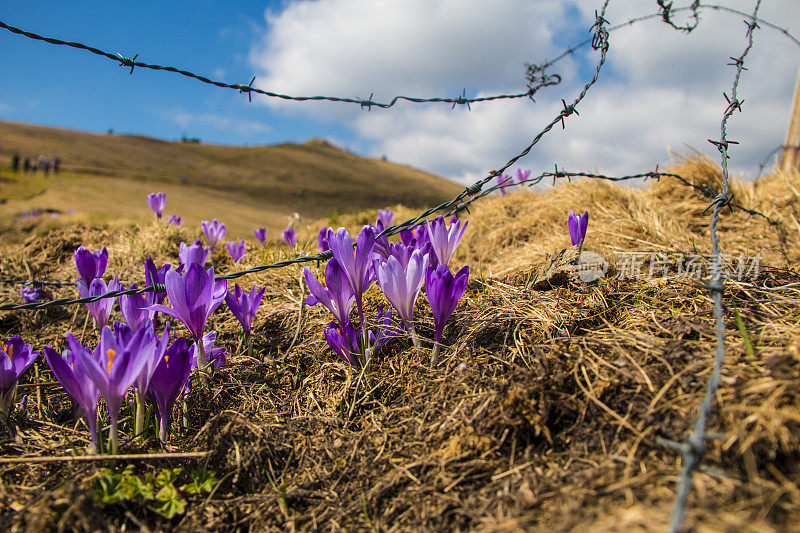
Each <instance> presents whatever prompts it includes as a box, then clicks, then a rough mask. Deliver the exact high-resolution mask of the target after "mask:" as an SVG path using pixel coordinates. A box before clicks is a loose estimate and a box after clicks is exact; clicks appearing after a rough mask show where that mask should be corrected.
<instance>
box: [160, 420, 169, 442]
mask: <svg viewBox="0 0 800 533" xmlns="http://www.w3.org/2000/svg"><path fill="white" fill-rule="evenodd" d="M167 418H168V416H167V415H165V416H162V417H161V420H159V421H158V438H159V440H161V442H167V422H168V420H167Z"/></svg>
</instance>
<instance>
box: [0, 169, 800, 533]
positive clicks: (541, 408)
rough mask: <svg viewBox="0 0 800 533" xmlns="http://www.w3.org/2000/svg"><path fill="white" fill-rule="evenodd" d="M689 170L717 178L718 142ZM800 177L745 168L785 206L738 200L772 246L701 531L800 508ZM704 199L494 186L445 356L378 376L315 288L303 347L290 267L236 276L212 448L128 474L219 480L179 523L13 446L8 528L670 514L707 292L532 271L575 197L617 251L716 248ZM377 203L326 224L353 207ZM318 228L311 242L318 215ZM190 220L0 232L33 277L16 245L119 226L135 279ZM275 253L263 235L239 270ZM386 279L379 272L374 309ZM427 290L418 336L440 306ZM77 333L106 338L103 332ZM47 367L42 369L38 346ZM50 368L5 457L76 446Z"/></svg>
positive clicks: (726, 379)
mask: <svg viewBox="0 0 800 533" xmlns="http://www.w3.org/2000/svg"><path fill="white" fill-rule="evenodd" d="M676 171H677V172H678V173H680V174H682V175H684V176H685V177H686V178H687V179H692V180H695V181H698V182H699V181H701V180H703V179H709V180H712V181H713V180H718V175H717V171H716V169H715V168H713V166H712V165H710V164H709V163H708V162H702V161H701V162H697V161H695V162H688V161H687V162H685V163H684V164H683V165H682V166H680V167H679V168H678V169H676ZM798 189H800V175H798V174H796V173H795V174H791V175H785V174H775V175H772V176H770V177H767V178H765V179H763V180H760V181H759V182H757V183H756V184H750V185H745V184H736V185H735V186H734V190H735V192H736V196H737V199H738V200H739V201H740V202H742V203H743V204H745V205H753V206H755V207H758V208H760V209H762V210H765V211H766V212H767V214H769V215H770V216H771V217H774V218H776V219H779V220H781V221H783V224H782V225H781V226H779V227H777V228H776V227H770V226H769V225H768V224H766V223H765V222H764V221H763V220H760V219H758V218H750V217H747V216H746V215H743V214H741V213H733V214H726V215H725V217H724V219H723V224H722V245H723V248H724V250H725V251H726V253H732V254H737V253H739V252H745V253H748V254H752V253H756V252H760V253H761V256H762V264H761V265H762V266H761V269H760V273H759V276H758V279H757V280H755V281H752V282H751V280H747V281H746V282H737V281H730V282H728V283H727V290H726V295H725V299H726V300H725V301H726V314H725V317H726V324H727V327H728V336H727V340H726V348H727V358H726V362H725V366H724V369H723V378H722V383H721V386H720V389H719V392H718V394H717V397H716V405H715V410H714V415H713V416H712V418H711V420H710V430H711V431H713V432H716V433H719V434H720V435H721V436H722V437H723V438H721V439H719V440H713V441H710V442H709V450H708V455H707V456H706V458H705V460H704V462H703V465H704V467H705V470H704V471H703V472H699V473H697V474H696V475H695V478H694V490H693V491H692V494H691V496H690V499H689V503H690V506H691V510H690V512H689V517H688V519H687V527H688V528H691V529H693V530H696V531H786V530H792V529H796V528H797V524H798V523H800V488H798V484H799V483H800V468H798V464H800V463H798V459H800V380H798V377H797V376H798V371H800V328H798V324H800V306H799V305H798V303H800V290H798V288H797V287H796V286H794V285H791V284H795V283H798V282H800V279H798V278H799V277H798V275H797V273H796V272H795V270H794V268H793V266H794V265H793V263H794V261H796V260H797V256H798V247H797V245H796V243H797V239H798V236H800V227H798V226H797V224H796V223H793V222H792V218H793V217H794V218H796V217H797V215H796V214H795V209H796V208H797V206H798V198H797V196H800V195H797V192H796V191H797V190H798ZM705 207H706V200H705V199H702V198H700V199H698V198H697V197H696V196H695V194H694V193H692V192H690V191H687V190H686V189H684V188H683V187H682V186H680V185H674V184H672V183H671V182H669V181H666V180H665V181H662V182H661V183H658V184H654V185H652V186H650V187H649V188H647V189H644V190H625V189H620V188H616V187H613V186H609V185H607V184H603V183H589V182H581V183H575V184H571V185H566V186H562V187H559V188H557V189H555V190H554V191H550V192H547V193H529V192H520V193H516V194H512V195H509V196H506V197H504V198H488V199H486V200H485V201H482V202H481V203H479V205H477V206H476V207H475V209H473V212H472V215H471V216H470V222H469V224H470V226H469V229H468V230H467V234H466V237H465V241H464V242H463V243H462V245H461V247H460V248H459V252H458V254H459V255H458V257H457V258H456V261H455V264H459V263H461V262H467V263H469V264H470V265H471V268H472V271H471V272H472V281H471V282H470V285H469V287H468V290H467V294H466V296H465V298H464V300H463V301H462V303H461V304H460V305H459V307H458V309H457V311H456V313H455V316H454V319H453V321H452V323H451V324H450V326H449V327H448V329H447V330H446V332H445V339H444V342H445V343H446V345H447V346H448V348H446V349H445V350H443V352H442V357H441V360H440V361H439V363H438V364H437V365H436V366H435V367H434V366H431V365H430V364H429V349H427V348H423V349H413V348H411V347H408V346H407V345H405V344H403V343H399V344H395V345H392V346H391V347H387V348H386V349H385V350H383V351H381V352H379V353H378V354H377V358H376V360H375V366H374V369H373V371H372V373H371V376H370V385H371V387H372V388H371V393H370V394H366V393H365V391H364V389H363V388H360V389H358V390H356V389H355V383H356V381H357V375H356V374H355V373H354V372H353V371H352V370H351V369H350V368H349V367H347V366H346V365H344V364H343V363H340V362H339V361H338V360H337V359H336V358H335V357H334V356H333V355H332V353H331V352H330V350H329V349H328V348H327V347H326V345H325V343H324V340H323V339H322V329H323V326H324V324H325V323H326V322H327V320H328V317H327V316H326V314H325V313H323V311H322V310H321V309H319V307H312V308H308V309H306V311H307V314H306V317H305V319H304V320H303V322H302V323H301V325H300V334H299V337H298V340H297V342H296V343H295V344H294V345H292V340H293V337H294V335H295V331H296V328H297V320H298V315H299V312H300V300H301V298H302V295H301V288H300V285H299V284H298V278H299V274H300V269H299V268H296V267H290V268H287V269H282V270H280V271H269V272H264V273H261V274H258V275H254V276H251V277H247V278H244V279H243V280H242V281H243V283H244V284H245V285H246V286H248V287H249V286H250V285H251V284H253V283H257V284H259V285H266V286H267V293H268V296H267V298H266V301H265V303H264V304H263V308H262V310H261V311H260V312H259V314H258V316H257V317H256V320H255V325H254V335H255V342H254V348H255V353H256V358H255V359H250V358H248V357H246V356H245V355H243V354H242V350H241V347H240V344H239V327H238V324H237V323H236V322H235V320H234V319H233V318H232V317H231V316H230V313H228V312H225V311H220V312H217V313H216V314H215V316H214V317H213V319H212V325H213V327H214V328H216V329H217V330H218V331H219V332H220V339H221V342H222V343H223V344H224V345H225V346H227V347H228V348H229V350H230V351H231V352H232V355H231V357H230V359H229V360H230V364H229V365H228V366H227V367H225V368H224V369H222V370H221V371H220V372H219V373H218V375H217V376H216V377H215V378H214V381H213V384H212V386H211V388H210V389H197V390H195V391H193V394H192V396H190V405H189V407H190V411H189V412H190V418H189V429H188V430H187V431H184V432H182V433H181V434H180V435H179V436H178V438H176V439H175V440H173V441H172V443H171V444H170V446H169V447H168V449H169V450H176V451H206V450H208V451H210V452H211V453H210V455H209V456H208V457H207V458H206V459H191V460H186V459H184V460H164V459H159V460H150V461H143V462H141V461H140V462H137V463H136V464H137V466H136V469H137V471H139V472H147V471H153V469H154V468H156V467H158V468H161V467H165V466H179V465H182V466H185V467H187V468H188V467H197V466H205V467H207V468H209V469H211V470H213V471H215V472H216V473H217V474H218V476H219V477H220V478H222V479H223V481H222V483H221V486H220V487H219V489H218V490H217V491H216V492H215V493H214V494H213V495H212V497H210V498H208V499H206V500H203V501H197V502H194V503H193V504H191V505H190V506H189V508H188V510H187V512H186V513H185V514H184V515H183V516H181V517H179V518H176V519H174V520H173V521H172V522H169V521H166V520H164V519H162V518H159V517H158V516H157V515H155V514H153V513H151V512H149V511H147V510H145V509H143V508H140V507H137V506H131V505H129V506H115V507H108V508H105V509H104V508H101V507H99V506H98V504H97V503H96V502H95V501H94V498H93V496H92V492H91V490H90V488H89V486H90V479H91V477H92V475H93V472H94V469H95V466H94V465H91V464H74V463H58V464H26V463H25V462H24V461H21V462H20V463H19V464H16V465H0V472H2V476H0V481H1V483H0V509H2V511H0V513H1V514H2V516H0V527H2V528H3V529H4V530H11V529H12V528H19V529H22V530H39V529H43V528H44V529H55V528H63V529H66V530H95V529H97V528H98V524H103V526H99V527H100V528H103V527H105V528H108V529H112V530H118V529H121V528H123V527H124V528H128V529H130V528H141V527H145V526H146V527H149V528H154V529H161V528H165V529H176V530H180V531H196V530H201V529H213V530H226V531H227V530H234V529H238V530H248V529H256V530H292V531H300V530H369V529H378V530H393V531H409V530H414V531H417V530H438V531H453V530H481V531H517V530H520V529H526V530H533V531H573V530H574V531H619V530H625V531H663V530H664V529H665V527H666V524H667V522H668V519H669V512H670V510H671V504H672V501H673V498H674V491H675V480H676V476H677V473H678V472H679V469H680V460H679V458H677V457H676V454H675V452H674V451H673V450H671V449H668V448H665V447H664V446H662V445H661V444H659V440H658V439H659V438H665V439H671V440H676V441H680V440H683V439H684V438H685V435H686V431H687V430H688V428H689V427H690V426H691V424H692V422H693V420H694V417H695V415H696V407H697V405H698V404H699V401H700V397H701V396H702V394H703V390H704V387H705V384H706V382H707V379H708V376H709V374H710V372H711V364H712V354H713V349H714V345H715V339H714V330H713V317H712V314H711V301H710V299H709V297H708V293H707V292H706V291H705V290H703V289H700V288H698V287H696V286H695V285H694V284H693V283H691V282H690V281H688V280H674V279H673V280H661V279H641V280H625V279H616V278H615V277H613V276H608V277H606V278H604V279H601V280H600V281H599V282H597V283H595V284H592V285H585V284H583V283H581V282H578V281H568V282H566V283H564V284H561V285H558V286H554V287H550V288H547V289H545V290H534V289H533V288H531V287H530V283H529V282H530V279H531V276H532V275H533V273H534V272H535V271H536V269H537V267H538V265H539V264H540V263H541V262H542V261H543V259H544V257H545V256H546V255H547V254H548V253H550V252H553V251H555V250H558V249H560V248H563V247H564V246H565V244H566V243H567V242H568V240H567V232H566V228H565V218H566V216H565V213H566V211H567V210H568V209H569V208H580V209H583V208H588V209H589V210H590V211H591V217H592V218H591V221H590V225H589V228H590V229H589V238H588V240H587V243H586V248H587V249H590V250H593V251H596V252H599V253H602V254H604V255H606V256H607V257H609V258H611V259H613V257H614V254H615V253H616V252H627V251H636V250H639V251H642V250H647V251H652V250H666V251H670V252H684V253H693V252H694V251H700V252H707V250H708V248H709V247H708V237H707V233H708V228H707V224H708V216H707V215H701V214H700V213H701V211H702V210H703V209H704V208H705ZM407 213H408V212H407V211H406V212H401V213H400V214H401V216H402V215H403V214H407ZM371 216H372V215H371V214H370V215H359V216H354V217H340V218H339V220H338V221H337V222H340V223H344V224H348V225H349V226H350V227H351V229H355V227H356V226H357V225H358V223H359V222H361V221H362V220H361V219H363V218H365V217H371ZM303 236H305V237H306V238H307V239H308V242H306V243H305V246H306V247H307V250H309V251H310V250H311V249H312V247H313V240H312V239H313V237H314V232H313V231H312V229H308V230H307V231H306V232H305V233H304V234H301V238H302V237H303ZM187 237H190V236H189V235H187V234H186V233H184V230H180V229H177V228H168V227H163V226H152V225H147V226H144V227H135V228H123V229H112V230H106V229H103V228H84V227H75V228H71V229H64V230H59V231H56V232H53V233H49V234H47V235H44V236H42V237H34V238H31V239H30V240H29V241H28V242H25V243H23V244H20V245H13V246H8V247H6V248H5V249H4V250H3V253H2V258H3V259H2V263H1V264H0V267H1V270H0V274H2V276H14V277H25V276H26V268H25V265H24V264H23V258H24V261H25V262H26V263H27V264H28V265H29V267H30V269H31V270H32V271H33V273H34V274H35V275H37V276H41V275H45V274H46V275H47V276H48V277H50V278H51V279H68V278H71V277H74V272H73V267H72V264H71V251H72V250H74V249H75V248H76V247H77V246H78V245H79V244H80V243H84V244H86V245H88V246H90V247H97V246H99V245H101V244H105V245H107V246H109V251H110V255H111V262H110V264H109V269H108V272H110V273H118V274H119V275H120V277H121V278H124V280H125V281H137V282H140V281H141V274H140V270H141V268H140V265H141V261H142V260H143V259H144V258H145V257H147V256H153V257H155V258H157V260H158V261H174V260H175V249H176V243H177V242H179V241H180V240H181V239H184V238H187ZM286 254H287V251H286V250H285V249H282V248H278V247H268V248H264V249H261V248H259V249H253V248H251V249H250V250H249V252H248V255H247V256H246V259H245V261H246V264H245V265H244V266H250V265H254V264H258V263H262V262H264V261H271V260H274V259H278V258H280V257H283V256H285V255H286ZM158 261H157V262H158ZM215 261H216V263H217V266H218V270H219V271H220V272H226V271H230V270H232V269H233V265H231V264H230V263H229V259H227V258H226V257H223V255H222V254H218V255H217V256H216V257H215ZM2 291H3V292H2V295H1V297H2V301H4V302H5V301H16V299H17V296H16V294H15V292H14V290H13V289H12V288H9V287H2ZM72 292H73V291H72V290H71V289H69V290H66V291H64V293H65V294H71V293H72ZM377 299H378V294H377V293H371V296H370V299H369V300H370V303H369V307H370V308H373V307H374V303H375V302H376V301H377ZM734 310H738V312H739V313H740V314H741V316H742V317H743V322H742V328H743V330H744V332H745V335H746V336H747V338H749V340H750V341H751V342H752V346H753V350H752V352H751V351H749V350H747V349H746V347H745V341H744V336H743V334H742V333H741V330H740V329H739V328H737V324H736V320H735V312H734ZM418 312H419V313H420V316H421V317H422V318H421V320H420V326H419V331H420V333H421V334H422V335H423V336H428V337H429V336H430V335H431V333H432V323H431V318H430V314H429V311H428V310H427V304H425V303H424V302H423V303H420V305H419V309H418ZM83 316H84V311H83V309H82V308H74V307H73V308H68V309H52V310H48V311H46V312H41V311H40V312H38V313H35V314H30V313H6V314H5V315H3V316H2V318H0V329H2V332H3V334H4V335H8V334H10V333H12V332H20V333H21V334H22V335H23V337H24V338H26V339H28V340H35V342H36V343H37V344H47V343H51V344H52V343H59V342H61V336H62V335H63V333H64V332H65V331H68V330H71V331H77V332H78V333H80V328H81V325H82V323H83ZM85 337H86V340H87V342H89V343H90V344H91V342H93V339H94V338H95V337H96V334H95V333H94V332H91V331H87V332H86V333H85ZM273 365H274V366H273ZM273 368H277V373H274V372H273ZM39 371H40V376H41V377H40V380H43V381H45V382H49V381H51V378H50V377H49V373H48V371H47V370H46V367H45V365H44V364H43V363H42V362H41V361H40V362H39ZM33 376H34V374H33V373H29V374H28V376H26V377H25V378H24V380H23V381H24V383H25V384H30V383H32V382H33V381H34V379H35V378H34V377H33ZM28 390H33V389H28ZM41 390H42V392H43V394H42V398H41V405H38V404H37V402H36V401H33V402H31V403H29V406H28V409H27V411H26V412H24V413H18V414H16V415H15V418H14V420H13V422H14V423H15V424H16V425H17V437H16V438H9V437H6V439H5V441H4V442H3V443H2V444H0V446H1V447H2V448H1V449H2V452H3V455H5V456H21V455H66V454H71V453H73V448H80V446H82V445H83V444H84V443H85V437H86V434H85V433H84V432H83V431H81V430H80V428H79V431H77V432H74V431H72V430H71V428H72V427H73V425H74V419H73V418H72V415H71V414H70V411H69V403H68V401H67V398H66V394H65V393H64V392H63V391H61V390H60V388H59V387H57V386H51V385H44V386H42V387H41ZM343 398H346V399H348V400H352V399H354V398H355V400H356V407H355V408H354V410H353V413H352V416H350V417H344V418H343V417H341V416H340V403H341V401H342V399H343ZM34 400H36V398H34ZM124 414H128V413H127V412H124ZM123 429H124V431H129V430H130V428H129V427H128V425H127V424H123ZM126 441H127V439H125V438H123V442H124V444H123V446H122V450H123V451H124V452H129V453H135V452H146V451H161V448H160V446H159V445H158V443H157V442H156V441H154V440H152V439H151V440H148V441H147V442H145V443H140V442H126ZM273 481H274V483H273Z"/></svg>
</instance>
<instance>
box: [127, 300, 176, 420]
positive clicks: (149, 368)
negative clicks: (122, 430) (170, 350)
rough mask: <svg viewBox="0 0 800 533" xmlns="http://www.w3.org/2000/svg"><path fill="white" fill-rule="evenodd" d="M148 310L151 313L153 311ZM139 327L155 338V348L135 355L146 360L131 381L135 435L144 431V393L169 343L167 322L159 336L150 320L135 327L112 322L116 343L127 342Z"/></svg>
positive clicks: (146, 334)
mask: <svg viewBox="0 0 800 533" xmlns="http://www.w3.org/2000/svg"><path fill="white" fill-rule="evenodd" d="M150 312H151V313H153V312H154V311H150ZM141 328H145V329H147V333H145V336H146V337H154V338H155V339H156V349H155V350H153V351H147V352H140V353H139V354H138V355H137V357H144V358H146V361H145V366H144V367H143V368H142V371H141V372H139V375H138V376H137V377H136V379H135V381H134V382H133V391H134V394H135V395H136V413H135V426H134V427H135V433H136V435H140V434H141V433H142V432H143V431H144V414H145V413H144V412H145V395H146V394H147V389H148V387H149V386H150V379H151V378H152V376H153V372H154V371H155V369H156V365H158V362H159V360H160V359H161V356H162V355H164V350H166V348H167V344H168V343H169V322H167V325H166V326H165V328H164V334H163V335H162V336H161V337H157V336H156V334H155V332H154V331H153V323H152V321H150V320H148V321H146V322H145V323H143V324H142V325H141V326H140V327H136V328H132V327H128V325H126V324H123V323H122V322H114V338H116V340H117V343H118V344H120V345H122V344H128V343H129V342H130V341H131V339H132V338H133V335H134V333H135V332H136V331H138V330H139V329H141Z"/></svg>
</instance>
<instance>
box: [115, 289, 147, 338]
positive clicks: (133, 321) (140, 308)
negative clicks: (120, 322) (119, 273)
mask: <svg viewBox="0 0 800 533" xmlns="http://www.w3.org/2000/svg"><path fill="white" fill-rule="evenodd" d="M121 287H122V288H123V289H124V288H125V286H124V285H121ZM135 288H136V284H135V283H134V284H131V289H135ZM151 295H152V293H150V294H148V293H144V294H123V295H121V296H120V297H119V310H120V311H122V316H123V317H124V318H125V323H126V324H127V325H128V327H129V328H131V329H132V330H134V331H135V330H137V329H139V328H140V327H142V326H144V325H145V323H147V321H148V320H153V315H154V314H155V311H153V310H151V309H148V306H149V305H152V302H151V300H152V296H151ZM148 296H150V297H148Z"/></svg>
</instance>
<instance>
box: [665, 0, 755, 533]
mask: <svg viewBox="0 0 800 533" xmlns="http://www.w3.org/2000/svg"><path fill="white" fill-rule="evenodd" d="M760 7H761V0H756V3H755V7H754V9H753V14H752V15H751V16H750V17H749V18H750V20H749V21H748V20H746V19H745V24H747V34H746V35H747V46H746V47H745V49H744V51H743V52H742V55H740V56H739V57H735V58H734V57H732V58H731V59H732V63H729V65H732V66H734V67H735V68H736V74H735V75H734V78H733V86H732V88H731V94H730V96H728V95H727V94H725V93H723V96H724V97H725V100H726V101H727V103H728V106H727V107H726V108H725V112H724V113H723V115H722V122H721V123H720V139H719V141H714V140H711V139H709V142H710V143H712V144H713V145H714V146H716V147H717V149H719V152H720V155H721V160H722V192H721V193H720V194H718V195H717V196H716V197H715V198H714V200H713V202H712V203H711V205H709V208H710V207H712V206H713V208H714V211H713V213H712V215H711V227H710V234H711V246H712V253H713V260H712V276H711V281H710V282H709V283H708V284H707V288H708V291H709V293H710V294H711V298H712V299H713V301H714V318H715V321H716V337H717V349H716V353H715V354H714V371H713V373H712V374H711V378H710V379H709V380H708V384H707V386H706V394H705V396H704V397H703V400H702V401H701V402H700V407H699V409H698V413H697V420H696V421H695V423H694V425H693V426H692V430H691V432H690V434H689V436H688V438H687V439H686V442H685V443H683V444H681V445H678V447H679V449H680V450H681V456H682V459H683V469H682V471H681V474H680V477H679V478H678V488H677V494H676V497H675V506H674V507H673V510H672V518H671V523H670V531H671V532H672V533H677V531H678V529H679V528H680V526H681V524H682V523H683V518H684V516H685V514H686V500H687V497H688V495H689V491H690V489H691V485H692V474H693V473H694V470H695V469H697V467H698V466H699V464H700V461H701V460H702V458H703V456H704V455H705V450H706V448H705V446H706V439H708V438H709V437H708V435H707V434H706V425H707V421H708V415H709V413H710V412H711V407H712V403H713V400H714V395H715V393H716V391H717V387H718V386H719V381H720V375H721V373H722V364H723V363H724V361H725V321H724V318H723V309H722V294H723V292H724V290H725V286H724V285H723V283H722V265H721V260H720V256H721V251H720V245H719V240H720V238H719V235H718V234H717V224H718V223H719V218H720V213H721V212H722V209H723V208H724V207H725V206H726V205H729V204H730V201H731V198H730V196H729V194H730V188H729V184H728V159H729V156H728V147H729V146H730V145H731V144H738V143H736V142H735V141H730V140H728V138H727V124H728V119H729V118H730V117H731V116H732V115H733V113H734V112H735V111H737V110H738V111H740V112H741V110H742V101H740V100H739V99H738V94H737V91H738V88H739V80H740V78H741V76H742V72H743V71H744V70H745V67H744V60H745V57H747V54H748V53H749V52H750V49H751V48H752V47H753V34H754V32H755V30H756V28H758V27H759V26H758V21H757V18H758V9H759V8H760ZM706 209H708V208H706Z"/></svg>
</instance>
